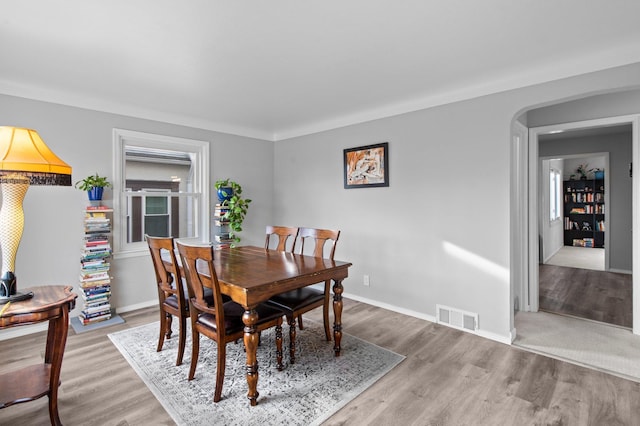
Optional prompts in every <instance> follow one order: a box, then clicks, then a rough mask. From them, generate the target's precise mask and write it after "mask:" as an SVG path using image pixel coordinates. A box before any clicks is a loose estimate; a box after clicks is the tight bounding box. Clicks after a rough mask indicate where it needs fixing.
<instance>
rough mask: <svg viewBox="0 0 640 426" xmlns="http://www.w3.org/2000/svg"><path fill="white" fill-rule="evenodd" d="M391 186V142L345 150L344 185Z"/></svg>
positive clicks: (354, 186) (352, 186)
mask: <svg viewBox="0 0 640 426" xmlns="http://www.w3.org/2000/svg"><path fill="white" fill-rule="evenodd" d="M381 186H389V142H382V143H378V144H373V145H365V146H359V147H355V148H347V149H345V150H344V187H345V189H351V188H372V187H381Z"/></svg>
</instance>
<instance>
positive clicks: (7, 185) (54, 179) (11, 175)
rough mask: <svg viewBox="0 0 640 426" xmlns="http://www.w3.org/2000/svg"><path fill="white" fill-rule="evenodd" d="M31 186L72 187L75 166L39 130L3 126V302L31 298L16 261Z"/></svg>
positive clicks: (0, 293) (0, 146) (0, 147)
mask: <svg viewBox="0 0 640 426" xmlns="http://www.w3.org/2000/svg"><path fill="white" fill-rule="evenodd" d="M29 185H63V186H71V167H70V166H69V165H68V164H67V163H65V162H64V161H62V160H61V159H60V158H58V157H57V156H56V155H55V154H54V153H53V151H51V150H50V149H49V147H48V146H47V145H46V144H45V143H44V141H43V140H42V138H40V135H38V132H36V131H35V130H31V129H24V128H20V127H8V126H5V127H0V190H2V209H1V210H0V248H1V249H2V275H1V276H0V304H5V303H7V302H13V301H18V300H24V299H28V298H30V297H33V293H19V292H18V291H17V286H16V275H15V261H16V253H17V252H18V245H19V244H20V239H21V238H22V230H23V228H24V212H23V210H22V201H23V200H24V196H25V194H26V193H27V189H29Z"/></svg>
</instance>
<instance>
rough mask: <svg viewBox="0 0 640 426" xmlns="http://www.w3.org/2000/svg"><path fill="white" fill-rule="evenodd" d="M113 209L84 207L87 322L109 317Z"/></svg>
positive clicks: (82, 268) (83, 274) (82, 293)
mask: <svg viewBox="0 0 640 426" xmlns="http://www.w3.org/2000/svg"><path fill="white" fill-rule="evenodd" d="M112 219H113V210H112V209H109V208H106V207H87V208H86V209H85V211H84V241H83V243H84V244H83V248H82V251H81V254H80V277H79V283H80V296H81V300H82V302H83V307H82V311H81V312H80V315H79V317H78V320H79V322H80V323H81V324H82V325H83V326H88V325H91V324H95V323H99V322H102V321H106V320H109V319H110V318H111V317H112V315H113V314H114V312H113V309H112V307H111V302H110V299H111V275H110V269H111V264H110V259H111V236H112V233H111V230H112V228H111V225H112Z"/></svg>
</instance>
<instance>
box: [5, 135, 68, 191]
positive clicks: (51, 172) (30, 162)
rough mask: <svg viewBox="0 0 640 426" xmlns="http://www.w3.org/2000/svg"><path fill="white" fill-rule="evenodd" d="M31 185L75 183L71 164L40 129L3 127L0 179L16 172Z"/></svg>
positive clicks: (65, 184) (66, 184)
mask: <svg viewBox="0 0 640 426" xmlns="http://www.w3.org/2000/svg"><path fill="white" fill-rule="evenodd" d="M16 174H17V175H21V176H26V177H28V178H29V184H30V185H62V186H71V166H69V165H68V164H67V163H65V162H64V161H62V160H61V159H60V158H58V156H57V155H56V154H54V153H53V151H51V150H50V149H49V147H48V146H47V145H46V144H45V143H44V141H43V140H42V138H41V137H40V135H38V132H36V131H35V130H31V129H25V128H21V127H9V126H3V127H0V180H2V179H6V178H9V176H15V175H16Z"/></svg>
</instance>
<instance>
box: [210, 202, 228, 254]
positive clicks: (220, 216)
mask: <svg viewBox="0 0 640 426" xmlns="http://www.w3.org/2000/svg"><path fill="white" fill-rule="evenodd" d="M227 211H228V208H227V207H226V206H223V205H222V204H216V208H215V210H214V212H213V219H214V226H215V234H214V241H213V246H214V248H215V249H217V250H219V249H222V248H227V247H231V244H232V243H233V237H232V233H231V226H230V225H229V221H228V220H227V219H225V218H224V215H225V213H226V212H227Z"/></svg>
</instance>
